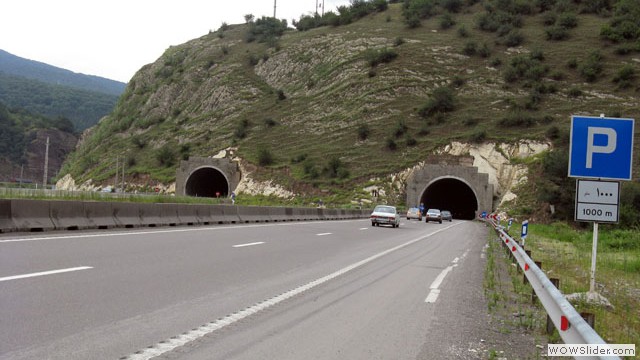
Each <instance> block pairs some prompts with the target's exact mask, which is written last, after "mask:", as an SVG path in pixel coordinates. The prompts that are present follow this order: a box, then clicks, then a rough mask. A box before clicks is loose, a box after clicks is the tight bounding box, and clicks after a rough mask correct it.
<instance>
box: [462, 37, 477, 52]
mask: <svg viewBox="0 0 640 360" xmlns="http://www.w3.org/2000/svg"><path fill="white" fill-rule="evenodd" d="M477 47H478V44H476V42H475V41H473V40H469V41H467V42H466V43H465V44H464V48H463V49H462V53H463V54H465V55H467V56H473V55H475V54H476V51H477Z"/></svg>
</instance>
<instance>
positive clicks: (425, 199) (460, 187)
mask: <svg viewBox="0 0 640 360" xmlns="http://www.w3.org/2000/svg"><path fill="white" fill-rule="evenodd" d="M420 203H423V204H424V207H425V209H430V208H435V209H440V210H449V211H450V212H451V214H453V218H454V219H462V220H473V219H474V218H475V216H476V213H477V211H478V198H477V196H476V194H475V193H474V191H473V189H471V187H470V186H469V185H468V184H466V183H465V182H463V181H461V180H459V179H455V178H441V179H437V180H435V181H433V182H431V183H430V184H429V185H428V186H427V188H426V189H425V190H424V192H423V193H422V195H421V196H420Z"/></svg>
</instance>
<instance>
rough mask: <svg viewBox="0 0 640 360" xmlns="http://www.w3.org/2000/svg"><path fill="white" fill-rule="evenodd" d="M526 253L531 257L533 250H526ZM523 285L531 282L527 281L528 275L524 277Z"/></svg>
mask: <svg viewBox="0 0 640 360" xmlns="http://www.w3.org/2000/svg"><path fill="white" fill-rule="evenodd" d="M524 252H525V253H526V254H527V256H528V257H531V250H525V251H524ZM522 283H523V284H525V285H526V284H528V283H529V280H528V279H527V274H526V273H525V274H524V275H522Z"/></svg>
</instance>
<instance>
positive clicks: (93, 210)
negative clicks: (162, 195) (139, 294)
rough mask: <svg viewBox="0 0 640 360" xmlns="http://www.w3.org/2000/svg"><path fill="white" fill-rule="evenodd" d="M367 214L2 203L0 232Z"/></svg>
mask: <svg viewBox="0 0 640 360" xmlns="http://www.w3.org/2000/svg"><path fill="white" fill-rule="evenodd" d="M370 212H371V211H370V210H366V209H363V210H360V209H349V210H345V209H317V208H291V207H275V206H274V207H268V206H236V205H204V204H197V205H183V204H149V203H143V204H140V203H127V202H81V201H58V200H54V201H47V200H0V232H11V231H47V230H54V229H67V230H71V229H88V228H90V229H95V228H98V229H107V228H114V227H126V228H132V227H139V226H178V225H211V224H234V223H254V222H270V221H309V220H339V219H354V218H367V217H368V216H369V214H370Z"/></svg>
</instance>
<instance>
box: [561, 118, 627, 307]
mask: <svg viewBox="0 0 640 360" xmlns="http://www.w3.org/2000/svg"><path fill="white" fill-rule="evenodd" d="M633 128H634V120H633V119H619V118H605V117H604V114H602V115H600V117H586V116H572V117H571V141H570V145H569V177H576V178H586V179H595V181H588V180H583V179H578V181H577V184H576V212H575V220H576V221H593V248H592V250H591V276H590V277H591V279H590V283H589V293H592V294H593V293H595V291H596V289H595V287H596V286H595V285H596V255H597V252H598V223H600V222H608V223H617V222H618V219H619V215H618V214H619V207H620V182H619V181H601V180H602V179H608V180H631V176H632V173H631V165H632V162H633V134H634V130H633Z"/></svg>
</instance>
